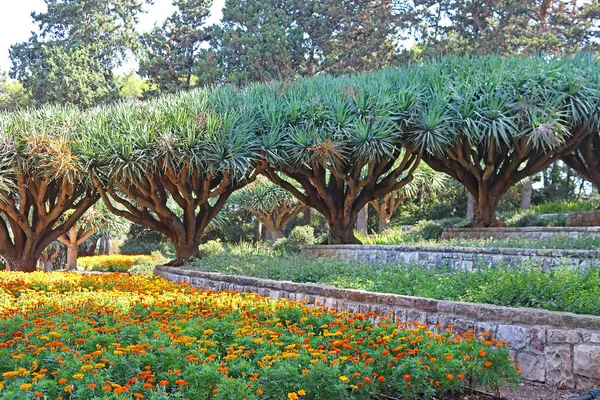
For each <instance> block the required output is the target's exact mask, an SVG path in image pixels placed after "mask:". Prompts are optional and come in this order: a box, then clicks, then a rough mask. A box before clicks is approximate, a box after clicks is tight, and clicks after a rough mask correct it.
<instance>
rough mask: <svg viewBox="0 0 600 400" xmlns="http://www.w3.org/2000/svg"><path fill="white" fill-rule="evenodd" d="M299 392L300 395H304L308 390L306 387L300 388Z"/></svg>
mask: <svg viewBox="0 0 600 400" xmlns="http://www.w3.org/2000/svg"><path fill="white" fill-rule="evenodd" d="M298 394H299V395H300V396H304V395H305V394H306V392H305V391H304V389H300V390H298Z"/></svg>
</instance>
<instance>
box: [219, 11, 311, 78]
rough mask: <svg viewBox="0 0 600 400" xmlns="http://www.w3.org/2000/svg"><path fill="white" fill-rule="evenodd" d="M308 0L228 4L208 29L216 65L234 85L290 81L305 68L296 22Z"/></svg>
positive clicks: (304, 42)
mask: <svg viewBox="0 0 600 400" xmlns="http://www.w3.org/2000/svg"><path fill="white" fill-rule="evenodd" d="M310 4H312V0H309V1H308V5H307V2H305V1H302V0H242V1H240V0H227V1H226V2H225V7H224V8H223V18H222V19H221V23H220V24H219V26H217V27H215V28H214V29H213V32H212V33H211V35H212V38H213V39H212V40H211V47H212V51H213V53H212V55H211V56H210V57H214V60H215V62H216V63H217V65H219V66H220V67H221V68H222V69H223V76H224V78H225V79H226V80H227V81H230V82H233V83H236V84H245V83H249V82H265V81H270V80H274V79H279V80H289V79H292V78H294V77H296V76H297V75H299V74H301V73H302V72H303V71H304V70H305V62H306V60H305V54H306V47H307V38H306V37H305V30H304V27H303V26H302V25H301V24H300V23H299V22H301V21H302V19H303V18H305V17H306V16H307V13H308V12H309V10H310V7H309V6H310Z"/></svg>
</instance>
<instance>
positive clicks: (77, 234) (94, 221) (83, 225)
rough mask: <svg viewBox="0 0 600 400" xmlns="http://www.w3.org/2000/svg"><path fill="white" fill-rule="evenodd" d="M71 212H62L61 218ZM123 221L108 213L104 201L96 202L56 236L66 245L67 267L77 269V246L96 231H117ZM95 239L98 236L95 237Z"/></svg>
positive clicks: (119, 229)
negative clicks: (73, 223)
mask: <svg viewBox="0 0 600 400" xmlns="http://www.w3.org/2000/svg"><path fill="white" fill-rule="evenodd" d="M70 214H71V212H67V213H65V214H63V219H64V220H66V219H68V218H69V217H70ZM124 225H125V223H124V221H123V220H122V219H121V218H119V217H117V216H116V215H114V214H112V213H110V212H109V211H108V209H107V207H106V206H105V205H104V203H102V202H99V203H96V205H95V207H92V208H90V209H89V210H88V211H87V212H86V213H85V214H83V215H82V216H81V218H79V220H78V221H77V222H76V223H75V225H73V226H72V227H71V228H70V229H69V230H68V231H67V232H65V233H64V234H63V235H61V236H59V237H58V241H59V242H61V243H62V244H64V245H65V246H67V268H68V269H70V270H75V269H77V256H78V254H79V247H80V246H81V245H82V244H83V243H84V242H86V241H87V240H88V239H90V238H92V236H93V235H94V234H96V233H98V232H104V233H108V232H119V231H121V230H123V228H124ZM95 239H96V241H97V240H98V238H95Z"/></svg>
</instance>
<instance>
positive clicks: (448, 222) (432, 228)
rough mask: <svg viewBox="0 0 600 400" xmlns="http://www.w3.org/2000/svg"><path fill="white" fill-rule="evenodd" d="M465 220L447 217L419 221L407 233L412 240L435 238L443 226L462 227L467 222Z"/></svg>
mask: <svg viewBox="0 0 600 400" xmlns="http://www.w3.org/2000/svg"><path fill="white" fill-rule="evenodd" d="M467 222H468V221H467V220H465V219H462V218H447V219H440V220H437V221H419V222H418V223H417V224H416V225H415V227H414V228H413V229H411V230H410V233H409V235H410V237H411V238H412V239H413V240H419V239H425V240H435V239H439V238H440V237H442V232H443V231H444V228H455V227H462V226H464V225H465V224H467Z"/></svg>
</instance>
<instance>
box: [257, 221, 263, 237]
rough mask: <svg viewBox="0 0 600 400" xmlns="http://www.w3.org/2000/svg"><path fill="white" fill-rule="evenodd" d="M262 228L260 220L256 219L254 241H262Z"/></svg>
mask: <svg viewBox="0 0 600 400" xmlns="http://www.w3.org/2000/svg"><path fill="white" fill-rule="evenodd" d="M262 227H263V224H262V222H260V219H258V218H257V219H256V241H257V242H260V241H261V239H262Z"/></svg>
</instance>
